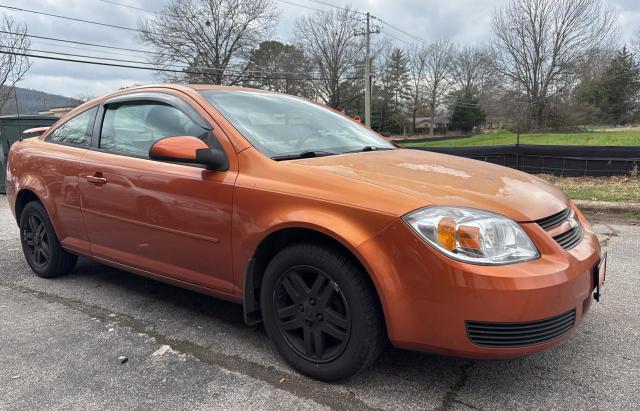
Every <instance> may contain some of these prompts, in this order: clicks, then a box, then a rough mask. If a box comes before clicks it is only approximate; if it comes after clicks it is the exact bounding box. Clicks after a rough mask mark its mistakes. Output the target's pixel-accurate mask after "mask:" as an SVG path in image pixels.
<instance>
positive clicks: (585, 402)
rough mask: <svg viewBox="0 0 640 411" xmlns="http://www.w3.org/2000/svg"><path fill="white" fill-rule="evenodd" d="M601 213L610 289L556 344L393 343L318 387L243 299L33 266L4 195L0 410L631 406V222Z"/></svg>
mask: <svg viewBox="0 0 640 411" xmlns="http://www.w3.org/2000/svg"><path fill="white" fill-rule="evenodd" d="M598 220H599V221H598V222H596V223H595V225H594V227H595V229H596V231H597V232H598V233H599V236H600V238H601V240H602V242H603V244H604V245H605V247H606V249H607V250H608V252H609V261H608V274H607V284H606V288H605V294H604V297H603V299H602V301H601V302H600V303H597V304H594V305H593V306H592V309H591V312H590V314H589V315H588V317H587V319H586V320H585V321H584V322H583V323H582V325H581V327H580V329H579V330H578V331H577V332H576V333H575V334H574V335H573V336H572V337H571V338H570V339H568V340H567V341H565V342H564V343H562V344H560V345H559V346H557V347H555V348H553V349H551V350H548V351H545V352H542V353H538V354H534V355H531V356H528V357H525V358H520V359H514V360H508V361H469V360H461V359H454V358H447V357H440V356H434V355H429V354H423V353H416V352H410V351H402V350H398V349H394V348H391V347H390V348H388V349H387V350H386V351H385V352H384V353H383V355H382V357H381V358H380V360H379V361H378V362H377V363H376V364H375V366H374V367H373V368H371V369H369V370H367V371H365V372H364V373H361V374H359V375H357V376H356V377H354V378H351V379H349V380H347V381H344V382H341V383H336V384H326V383H321V382H317V381H313V380H310V379H308V378H305V377H303V376H301V375H299V374H297V373H296V372H295V371H293V370H292V369H290V368H289V367H288V366H287V365H286V364H284V363H283V361H282V360H281V359H280V358H279V357H278V355H277V354H276V353H275V352H274V351H273V350H272V349H271V347H270V345H269V341H268V339H267V336H266V334H265V332H264V330H263V329H262V327H261V326H255V327H248V326H246V325H245V324H244V322H243V320H242V308H241V306H239V305H234V304H231V303H227V302H224V301H220V300H217V299H215V298H212V297H207V296H203V295H199V294H196V293H193V292H190V291H186V290H182V289H179V288H176V287H173V286H169V285H166V284H163V283H159V282H156V281H153V280H149V279H145V278H141V277H138V276H135V275H132V274H128V273H125V272H122V271H118V270H114V269H111V268H108V267H105V266H103V265H100V264H97V263H94V262H90V261H87V260H81V261H80V262H79V264H78V266H77V268H76V269H75V270H74V271H73V273H71V274H70V275H67V276H65V277H61V278H58V279H54V280H45V279H40V278H38V277H36V276H35V275H34V274H33V273H32V272H31V270H30V269H29V267H28V265H27V263H26V262H25V260H24V258H23V256H22V251H21V249H20V243H19V236H18V229H17V227H16V224H15V221H14V220H13V217H12V215H11V212H10V210H9V208H8V206H7V204H6V199H5V198H4V196H0V409H3V410H4V409H16V410H18V409H19V410H22V409H30V410H35V409H47V410H54V409H82V410H92V409H157V410H164V409H167V410H169V409H170V410H177V409H278V410H282V409H323V408H335V409H403V410H406V409H541V408H542V409H548V408H555V409H614V410H622V409H624V410H629V409H638V408H640V303H639V301H640V300H639V296H640V278H639V274H640V269H639V267H640V226H638V225H635V223H632V222H630V221H625V220H618V221H609V220H607V219H606V218H603V217H602V216H600V217H598ZM425 326H428V325H427V324H425ZM121 357H124V358H121Z"/></svg>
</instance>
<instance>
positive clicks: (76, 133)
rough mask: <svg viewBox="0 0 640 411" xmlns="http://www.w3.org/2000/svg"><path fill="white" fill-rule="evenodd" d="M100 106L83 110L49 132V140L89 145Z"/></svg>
mask: <svg viewBox="0 0 640 411" xmlns="http://www.w3.org/2000/svg"><path fill="white" fill-rule="evenodd" d="M97 111H98V107H94V108H90V109H89V110H86V111H83V112H82V113H80V114H78V115H77V116H75V117H72V118H71V119H69V120H67V121H66V122H65V123H64V124H62V125H61V126H59V127H58V128H56V129H55V130H53V131H52V132H51V134H49V136H48V137H47V141H51V142H54V143H61V144H71V145H75V146H88V145H89V144H90V143H91V131H92V129H93V122H94V120H95V118H96V112H97Z"/></svg>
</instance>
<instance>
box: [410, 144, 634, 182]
mask: <svg viewBox="0 0 640 411" xmlns="http://www.w3.org/2000/svg"><path fill="white" fill-rule="evenodd" d="M415 149H418V150H426V151H433V152H437V153H443V154H451V155H455V156H461V157H466V158H473V159H476V160H483V161H487V162H490V163H494V164H499V165H502V166H506V167H511V168H515V169H518V170H522V171H526V172H528V173H546V174H555V175H558V176H568V177H569V176H593V177H597V176H619V175H625V174H629V173H632V172H634V170H635V171H636V172H637V171H638V168H640V146H555V145H554V146H549V145H533V144H519V145H502V146H478V147H415Z"/></svg>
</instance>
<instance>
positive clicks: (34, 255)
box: [20, 201, 78, 278]
mask: <svg viewBox="0 0 640 411" xmlns="http://www.w3.org/2000/svg"><path fill="white" fill-rule="evenodd" d="M20 241H21V243H22V252H23V253H24V256H25V258H26V259H27V263H29V266H30V267H31V269H32V270H33V272H34V273H36V275H38V276H39V277H43V278H53V277H58V276H60V275H63V274H66V273H68V272H69V271H71V270H73V268H74V267H75V265H76V262H77V261H78V257H77V256H75V255H73V254H70V253H68V252H66V251H65V250H64V249H63V248H62V246H61V245H60V242H59V241H58V237H57V236H56V233H55V231H54V230H53V225H52V224H51V220H50V219H49V215H48V214H47V211H46V210H45V208H44V207H43V206H42V204H40V203H39V202H38V201H32V202H30V203H28V204H27V205H26V206H25V207H24V209H23V211H22V214H21V215H20Z"/></svg>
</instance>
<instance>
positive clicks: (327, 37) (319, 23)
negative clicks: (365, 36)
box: [294, 8, 360, 108]
mask: <svg viewBox="0 0 640 411" xmlns="http://www.w3.org/2000/svg"><path fill="white" fill-rule="evenodd" d="M356 25H357V20H356V19H355V13H353V12H352V11H351V9H349V8H346V9H340V10H333V11H330V12H324V11H322V12H317V13H314V14H311V15H308V16H303V17H300V18H298V19H297V20H296V23H295V30H294V35H295V37H296V39H297V41H298V42H299V43H300V44H301V45H302V47H303V48H304V50H305V51H306V53H307V55H308V56H309V58H310V59H311V60H312V62H313V65H314V70H315V71H316V72H317V73H318V74H319V80H317V81H314V87H315V88H316V91H317V94H318V96H319V97H320V98H321V99H322V100H323V101H324V102H325V103H326V104H328V105H329V106H331V107H333V108H341V106H342V105H343V104H344V103H345V102H347V101H349V100H351V99H352V96H351V95H345V93H343V88H344V87H343V84H342V83H343V82H344V81H345V80H346V79H347V78H348V77H350V76H351V77H353V76H354V75H355V67H356V65H357V62H358V57H359V55H358V54H359V51H360V47H359V43H358V41H357V40H356V39H355V37H354V35H353V30H354V28H355V27H356Z"/></svg>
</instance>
